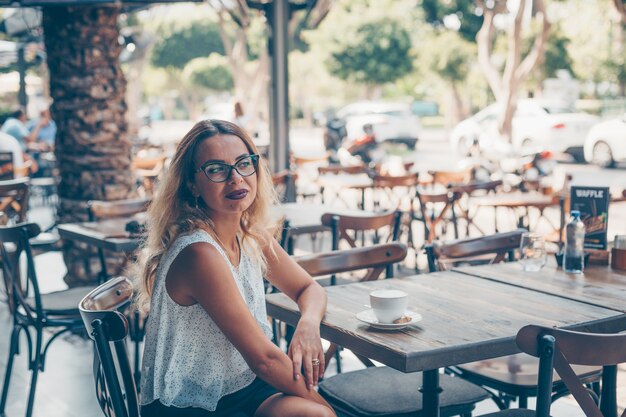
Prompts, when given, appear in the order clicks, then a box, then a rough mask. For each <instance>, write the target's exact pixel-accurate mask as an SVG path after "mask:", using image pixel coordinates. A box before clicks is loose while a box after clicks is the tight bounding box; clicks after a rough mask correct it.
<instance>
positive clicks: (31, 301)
mask: <svg viewBox="0 0 626 417" xmlns="http://www.w3.org/2000/svg"><path fill="white" fill-rule="evenodd" d="M40 232H41V229H40V228H39V226H38V225H37V224H35V223H21V224H18V225H15V226H4V227H0V258H1V259H2V262H1V264H2V275H3V278H4V285H5V288H6V292H7V298H8V300H9V309H10V311H11V313H12V314H13V315H15V314H19V315H20V316H22V317H23V318H25V319H26V320H28V321H30V322H32V323H35V322H39V323H40V322H41V321H43V320H44V319H45V316H44V312H43V305H42V302H41V293H40V292H39V283H38V281H37V273H36V271H35V262H34V260H33V253H32V250H31V247H30V243H29V239H31V238H33V237H35V236H37V235H39V233H40ZM22 254H25V255H26V271H25V272H26V275H25V276H24V275H23V273H22V272H23V271H22V270H21V268H20V265H21V264H20V259H21V256H22Z"/></svg>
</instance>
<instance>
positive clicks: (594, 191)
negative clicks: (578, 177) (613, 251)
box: [570, 187, 611, 250]
mask: <svg viewBox="0 0 626 417" xmlns="http://www.w3.org/2000/svg"><path fill="white" fill-rule="evenodd" d="M610 200H611V194H610V192H609V187H572V188H571V202H570V210H578V211H580V218H581V220H582V221H583V223H585V248H588V249H603V250H604V249H606V243H607V239H606V232H607V225H608V222H609V201H610Z"/></svg>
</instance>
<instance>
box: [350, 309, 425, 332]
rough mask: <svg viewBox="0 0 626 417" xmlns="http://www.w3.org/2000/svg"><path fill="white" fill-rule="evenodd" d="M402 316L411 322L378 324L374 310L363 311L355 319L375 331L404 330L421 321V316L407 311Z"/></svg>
mask: <svg viewBox="0 0 626 417" xmlns="http://www.w3.org/2000/svg"><path fill="white" fill-rule="evenodd" d="M404 315H405V316H407V317H409V318H410V319H411V321H408V322H406V323H380V322H379V321H378V319H377V318H376V315H375V314H374V310H372V309H369V310H363V311H361V312H360V313H357V314H356V318H357V319H358V320H359V321H362V322H363V323H365V324H369V325H370V326H372V327H373V328H375V329H381V330H397V329H404V328H405V327H406V326H408V325H409V324H414V323H417V322H418V321H420V320H421V319H422V315H421V314H419V313H416V312H414V311H408V310H407V311H406V312H405V313H404Z"/></svg>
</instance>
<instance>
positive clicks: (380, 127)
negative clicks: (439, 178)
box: [336, 101, 422, 149]
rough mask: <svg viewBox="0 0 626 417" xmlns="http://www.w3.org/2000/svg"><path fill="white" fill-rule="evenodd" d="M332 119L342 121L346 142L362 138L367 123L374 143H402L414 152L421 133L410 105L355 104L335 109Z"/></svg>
mask: <svg viewBox="0 0 626 417" xmlns="http://www.w3.org/2000/svg"><path fill="white" fill-rule="evenodd" d="M336 116H337V117H338V118H339V119H342V120H344V121H345V122H346V130H347V133H348V136H347V138H348V139H349V140H354V139H358V138H360V137H362V136H363V135H364V130H363V126H365V125H366V124H370V125H372V128H373V131H374V136H375V138H376V142H387V141H389V142H397V143H404V144H406V145H407V146H408V147H409V148H411V149H414V148H415V145H416V144H417V140H418V138H419V135H420V133H421V130H422V125H421V123H420V121H419V118H418V117H417V116H415V115H413V113H412V112H411V107H410V105H409V104H405V103H399V102H385V101H359V102H356V103H352V104H349V105H347V106H345V107H343V108H341V109H339V110H338V111H337V114H336Z"/></svg>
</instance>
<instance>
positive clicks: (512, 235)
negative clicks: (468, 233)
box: [425, 229, 527, 272]
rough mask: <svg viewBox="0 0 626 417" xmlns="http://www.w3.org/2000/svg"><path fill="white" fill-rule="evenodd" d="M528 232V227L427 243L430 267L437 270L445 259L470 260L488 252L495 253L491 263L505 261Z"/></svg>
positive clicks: (433, 270) (431, 269) (432, 270)
mask: <svg viewBox="0 0 626 417" xmlns="http://www.w3.org/2000/svg"><path fill="white" fill-rule="evenodd" d="M526 232H527V230H526V229H517V230H513V231H511V232H503V233H496V234H493V235H489V236H482V237H477V238H471V239H464V240H457V241H454V242H450V243H441V242H435V243H433V244H431V245H427V246H426V248H425V250H426V255H427V256H428V269H429V270H430V272H435V271H437V270H439V269H442V267H443V266H444V264H443V261H445V260H468V259H470V258H473V257H478V256H482V255H488V254H493V255H494V257H493V258H492V259H491V260H490V263H497V262H501V261H503V260H504V259H505V256H506V255H507V254H509V257H510V258H509V260H512V258H513V256H512V255H513V251H515V250H516V249H518V248H519V247H520V241H521V239H522V235H523V234H524V233H526Z"/></svg>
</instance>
